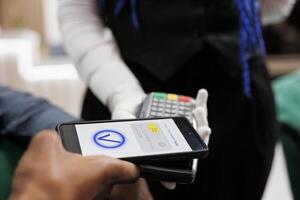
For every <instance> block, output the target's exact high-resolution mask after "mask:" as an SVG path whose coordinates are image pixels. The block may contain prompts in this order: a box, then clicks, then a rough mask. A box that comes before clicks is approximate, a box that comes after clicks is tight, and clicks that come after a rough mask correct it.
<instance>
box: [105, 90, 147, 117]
mask: <svg viewBox="0 0 300 200" xmlns="http://www.w3.org/2000/svg"><path fill="white" fill-rule="evenodd" d="M145 97H146V94H145V92H144V91H143V89H142V88H141V87H140V86H139V85H132V86H130V87H127V88H126V89H123V90H121V91H120V92H116V93H115V94H114V95H113V96H112V97H111V98H110V99H109V101H108V107H109V109H110V111H111V113H112V119H135V118H136V114H137V111H138V108H139V105H141V103H142V102H143V100H144V98H145Z"/></svg>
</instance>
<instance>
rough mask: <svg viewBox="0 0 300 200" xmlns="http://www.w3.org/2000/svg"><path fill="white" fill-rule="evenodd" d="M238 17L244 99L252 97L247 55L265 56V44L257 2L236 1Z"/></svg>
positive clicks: (255, 0) (252, 0)
mask: <svg viewBox="0 0 300 200" xmlns="http://www.w3.org/2000/svg"><path fill="white" fill-rule="evenodd" d="M236 5H237V8H238V11H239V15H240V17H239V18H240V62H241V65H242V72H243V74H242V76H243V77H242V78H243V88H244V94H245V96H246V97H248V98H251V97H252V95H253V94H252V93H253V91H252V87H251V78H250V65H249V58H248V55H247V53H248V52H252V53H255V52H256V51H259V53H260V54H261V55H263V56H265V55H266V49H265V42H264V39H263V35H262V28H261V21H260V18H259V12H260V8H259V2H258V1H257V0H236Z"/></svg>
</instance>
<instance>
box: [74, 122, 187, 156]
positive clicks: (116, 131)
mask: <svg viewBox="0 0 300 200" xmlns="http://www.w3.org/2000/svg"><path fill="white" fill-rule="evenodd" d="M75 128H76V132H77V135H78V140H79V144H80V148H81V153H82V155H85V156H89V155H107V156H111V157H114V158H128V157H140V156H151V155H157V154H170V153H182V152H190V151H192V148H191V147H190V145H189V144H188V142H187V141H186V139H185V138H184V136H183V135H182V133H181V131H180V130H179V128H178V127H177V125H176V123H175V122H174V120H173V119H157V120H141V121H120V122H105V123H90V124H77V125H75Z"/></svg>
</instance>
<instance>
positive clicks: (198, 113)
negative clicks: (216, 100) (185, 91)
mask: <svg viewBox="0 0 300 200" xmlns="http://www.w3.org/2000/svg"><path fill="white" fill-rule="evenodd" d="M193 115H194V118H195V120H196V124H197V128H199V127H201V126H208V121H207V117H206V114H205V111H204V108H202V107H198V108H196V109H195V110H194V111H193Z"/></svg>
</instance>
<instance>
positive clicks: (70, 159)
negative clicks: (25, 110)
mask: <svg viewBox="0 0 300 200" xmlns="http://www.w3.org/2000/svg"><path fill="white" fill-rule="evenodd" d="M138 176H139V171H138V169H137V167H136V166H134V165H133V164H131V163H128V162H125V161H121V160H117V159H113V158H109V157H104V156H93V157H88V156H87V157H84V156H81V155H78V154H73V153H69V152H66V151H65V150H64V148H63V146H62V144H61V141H60V139H59V137H58V136H57V134H56V133H55V132H52V131H45V132H43V133H40V134H38V135H37V136H36V137H35V138H33V139H32V141H31V143H30V146H29V148H28V150H27V151H26V152H25V154H24V156H23V157H22V159H21V161H20V163H19V165H18V167H17V169H16V172H15V176H14V179H13V187H12V193H11V196H10V199H12V200H14V199H18V200H27V199H40V200H44V199H57V200H60V199H61V200H68V199H70V200H71V199H72V200H76V199H78V200H80V199H94V198H97V199H105V198H106V197H107V196H108V195H109V194H110V192H111V189H112V187H113V185H114V184H121V183H133V182H134V181H136V180H137V178H138Z"/></svg>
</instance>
